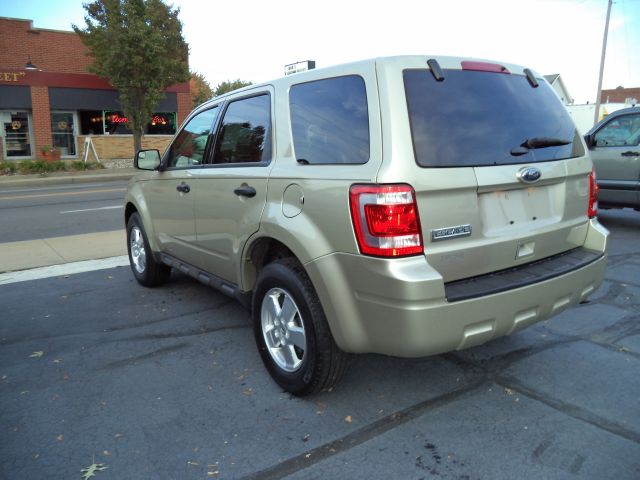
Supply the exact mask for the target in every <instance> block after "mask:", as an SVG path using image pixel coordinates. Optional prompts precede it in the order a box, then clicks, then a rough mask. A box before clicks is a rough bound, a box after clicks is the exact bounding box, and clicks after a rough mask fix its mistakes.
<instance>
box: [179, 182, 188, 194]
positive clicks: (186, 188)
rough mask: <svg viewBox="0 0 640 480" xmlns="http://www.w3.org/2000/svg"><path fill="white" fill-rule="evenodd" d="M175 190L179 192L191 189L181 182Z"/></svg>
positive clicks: (186, 191)
mask: <svg viewBox="0 0 640 480" xmlns="http://www.w3.org/2000/svg"><path fill="white" fill-rule="evenodd" d="M176 190H177V191H179V192H180V193H189V192H190V191H191V187H190V186H189V185H187V184H186V183H184V182H182V183H181V184H180V185H178V186H177V187H176Z"/></svg>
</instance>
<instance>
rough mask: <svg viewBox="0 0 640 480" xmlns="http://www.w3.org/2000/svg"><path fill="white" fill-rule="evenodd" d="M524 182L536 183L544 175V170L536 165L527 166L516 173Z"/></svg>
mask: <svg viewBox="0 0 640 480" xmlns="http://www.w3.org/2000/svg"><path fill="white" fill-rule="evenodd" d="M516 176H517V177H518V180H520V181H521V182H522V183H535V182H537V181H538V180H540V177H542V172H541V171H540V170H539V169H537V168H536V167H526V168H523V169H522V170H520V171H519V172H518V174H517V175H516Z"/></svg>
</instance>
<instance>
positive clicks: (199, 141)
mask: <svg viewBox="0 0 640 480" xmlns="http://www.w3.org/2000/svg"><path fill="white" fill-rule="evenodd" d="M217 116H218V107H217V106H215V107H213V108H211V109H209V110H205V111H204V112H201V113H199V114H198V115H196V116H195V117H193V118H192V119H191V120H189V123H187V124H186V125H185V126H184V128H183V129H182V130H181V131H180V133H178V135H177V136H176V138H175V140H174V141H173V143H172V144H171V147H170V148H169V152H168V154H167V155H168V157H167V164H166V166H167V167H176V168H185V167H191V166H194V165H201V164H202V161H203V159H204V155H205V151H206V149H207V142H208V141H209V134H210V133H211V126H212V125H213V122H214V121H215V119H216V117H217Z"/></svg>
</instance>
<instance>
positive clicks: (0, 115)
mask: <svg viewBox="0 0 640 480" xmlns="http://www.w3.org/2000/svg"><path fill="white" fill-rule="evenodd" d="M90 63H91V57H90V56H88V51H87V49H86V47H85V46H84V44H83V43H82V42H81V40H80V37H78V36H77V35H76V34H75V33H74V32H66V31H58V30H47V29H39V28H34V27H33V22H32V21H31V20H22V19H15V18H0V142H1V143H2V146H1V148H0V161H2V160H4V161H8V160H26V159H35V158H38V157H40V156H41V155H42V154H43V153H44V152H48V151H51V150H54V151H57V152H59V155H60V156H61V158H62V159H82V158H83V157H84V155H85V152H84V150H85V148H87V150H89V148H88V147H89V145H90V144H89V141H88V140H89V139H90V140H91V144H93V147H94V148H93V149H90V150H91V155H88V158H90V159H92V157H93V156H94V154H93V151H95V154H97V156H98V158H99V159H100V160H103V159H113V158H130V157H131V156H132V152H133V136H132V135H131V131H130V130H129V128H128V119H127V118H126V117H125V116H124V114H123V112H122V108H121V106H120V104H119V102H118V94H117V92H116V90H115V89H114V88H113V87H112V86H111V85H110V84H109V82H108V81H106V80H105V79H102V78H100V77H98V76H96V75H94V74H90V73H88V72H87V67H88V65H89V64H90ZM190 109H191V101H190V95H189V83H188V82H185V83H182V84H178V85H173V86H172V87H170V88H168V89H167V90H166V95H165V98H164V99H163V100H162V101H161V102H160V103H159V104H158V106H157V107H156V109H155V112H154V114H153V115H152V118H150V119H149V123H148V124H147V127H146V129H145V135H144V140H143V147H144V148H158V149H159V150H160V151H163V150H164V148H165V147H166V145H167V144H168V143H169V141H170V139H171V137H172V135H173V134H174V133H175V131H176V129H177V128H178V126H179V125H180V123H182V121H183V120H184V119H185V118H186V116H187V115H188V113H189V111H190Z"/></svg>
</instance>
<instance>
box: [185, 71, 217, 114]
mask: <svg viewBox="0 0 640 480" xmlns="http://www.w3.org/2000/svg"><path fill="white" fill-rule="evenodd" d="M189 90H190V91H191V108H195V107H197V106H198V105H200V104H201V103H204V102H206V101H207V100H211V99H212V98H213V90H212V89H211V85H210V84H209V82H208V81H207V79H206V78H205V77H204V75H202V74H201V73H198V72H191V80H189Z"/></svg>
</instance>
